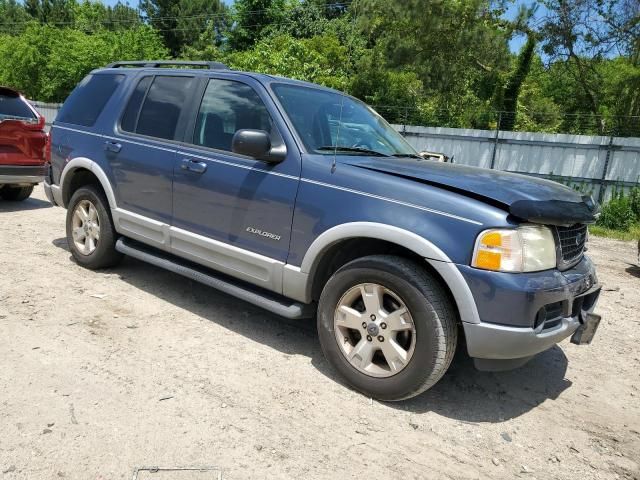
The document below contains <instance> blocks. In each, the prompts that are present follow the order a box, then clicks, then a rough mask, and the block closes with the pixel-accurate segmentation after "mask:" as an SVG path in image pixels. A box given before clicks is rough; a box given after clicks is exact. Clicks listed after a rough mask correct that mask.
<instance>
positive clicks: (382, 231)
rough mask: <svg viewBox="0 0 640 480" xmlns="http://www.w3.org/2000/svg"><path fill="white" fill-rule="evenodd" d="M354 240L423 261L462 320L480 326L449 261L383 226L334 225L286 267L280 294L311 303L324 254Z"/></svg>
mask: <svg viewBox="0 0 640 480" xmlns="http://www.w3.org/2000/svg"><path fill="white" fill-rule="evenodd" d="M357 237H364V238H375V239H378V240H385V241H388V242H391V243H395V244H397V245H401V246H403V247H405V248H408V249H409V250H411V251H413V252H415V253H417V254H418V255H420V256H421V257H423V258H424V259H425V261H427V262H428V263H429V265H431V266H432V267H433V268H434V270H436V271H437V272H438V274H439V275H440V276H441V277H442V279H443V280H444V281H445V282H446V284H447V285H448V287H449V289H450V290H451V293H452V295H453V297H454V300H455V302H456V305H457V307H458V311H459V313H460V317H461V320H462V321H463V322H467V323H480V316H479V315H478V309H477V307H476V304H475V301H474V300H473V296H472V294H471V290H470V289H469V286H468V285H467V282H465V280H464V278H463V276H462V274H461V273H460V271H459V270H458V268H457V267H456V265H455V264H454V263H453V262H451V260H450V259H449V257H447V255H445V253H444V252H443V251H442V250H440V249H439V248H438V247H437V246H436V245H434V244H433V243H431V242H430V241H429V240H427V239H425V238H423V237H421V236H419V235H417V234H415V233H413V232H410V231H408V230H404V229H401V228H398V227H394V226H391V225H386V224H383V223H375V222H351V223H345V224H341V225H337V226H335V227H333V228H330V229H329V230H327V231H325V232H324V233H322V234H321V235H320V236H319V237H318V238H316V240H315V241H314V242H313V243H312V244H311V246H310V247H309V249H308V250H307V253H305V256H304V258H303V260H302V264H301V265H300V267H295V266H293V265H286V266H285V268H284V278H283V294H284V295H285V296H287V297H290V298H294V299H296V300H299V301H303V302H307V303H308V302H310V301H311V300H312V298H311V285H312V283H313V276H314V274H315V271H316V269H317V267H318V265H319V263H320V261H321V259H322V256H323V254H324V253H326V251H327V250H328V249H329V248H330V247H331V246H332V245H334V244H336V243H337V242H340V241H342V240H347V239H349V238H357Z"/></svg>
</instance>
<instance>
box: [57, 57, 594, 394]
mask: <svg viewBox="0 0 640 480" xmlns="http://www.w3.org/2000/svg"><path fill="white" fill-rule="evenodd" d="M178 67H179V68H178ZM51 142H52V146H51V150H52V152H51V155H52V162H51V170H50V174H49V176H48V178H47V179H46V182H45V190H46V193H47V196H48V198H49V200H50V201H51V202H53V203H54V204H56V205H59V206H62V207H64V208H66V209H67V220H66V232H67V239H68V243H69V247H70V249H71V252H72V254H73V257H74V258H75V260H76V261H77V262H78V263H79V264H80V265H83V266H85V267H88V268H92V269H97V268H103V267H110V266H113V265H115V264H116V263H117V262H118V261H119V260H120V258H121V257H122V255H123V254H125V255H129V256H132V257H135V258H138V259H141V260H143V261H146V262H149V263H151V264H154V265H157V266H159V267H162V268H166V269H168V270H171V271H174V272H177V273H179V274H181V275H185V276H187V277H189V278H192V279H194V280H197V281H199V282H202V283H205V284H207V285H210V286H212V287H215V288H217V289H220V290H222V291H224V292H226V293H228V294H231V295H234V296H236V297H238V298H241V299H243V300H245V301H247V302H250V303H253V304H255V305H259V306H261V307H263V308H265V309H267V310H269V311H271V312H274V313H276V314H278V315H281V316H284V317H289V318H303V317H310V316H316V317H317V326H318V335H319V339H320V343H321V346H322V350H323V351H324V354H325V356H326V358H327V360H328V362H329V363H330V364H331V365H332V366H333V367H334V368H335V369H336V370H337V371H338V372H339V373H340V374H341V375H342V376H343V377H344V378H345V379H346V381H347V382H348V383H349V384H350V385H352V386H353V387H354V388H356V389H358V390H359V391H361V392H364V393H366V394H367V395H370V396H372V397H375V398H378V399H381V400H401V399H406V398H409V397H412V396H414V395H417V394H419V393H420V392H423V391H424V390H426V389H428V388H430V387H431V386H432V385H434V384H435V383H436V382H437V381H438V380H439V379H440V378H441V377H442V375H443V374H444V373H445V371H446V370H447V368H448V367H449V364H450V362H451V360H452V357H453V355H454V352H455V351H456V349H457V348H458V347H460V348H461V349H466V351H467V352H468V354H469V355H470V356H471V357H473V358H474V361H475V364H476V366H477V367H478V368H480V369H488V370H496V369H507V368H514V367H517V366H519V365H522V364H523V363H525V362H526V361H527V360H528V359H530V358H531V357H532V356H534V355H535V354H537V353H539V352H542V351H543V350H546V349H548V348H550V347H551V346H553V345H555V344H556V343H557V342H559V341H561V340H563V339H565V338H567V337H569V336H571V337H572V341H573V342H574V343H578V344H585V343H589V342H590V341H591V339H592V338H593V335H594V333H595V330H596V328H597V326H598V322H599V320H600V317H599V316H598V315H595V314H594V313H593V310H594V307H595V304H596V301H597V299H598V295H599V292H600V286H599V284H598V280H597V277H596V273H595V270H594V266H593V264H592V263H591V261H590V260H589V258H588V257H586V256H585V255H584V251H585V250H586V242H587V235H588V233H587V225H588V224H589V223H592V222H594V221H595V219H596V217H597V214H598V212H597V210H598V208H597V206H596V205H595V204H594V202H593V200H592V199H591V197H586V196H582V195H580V194H579V193H577V192H575V191H573V190H572V189H570V188H567V187H564V186H561V185H559V184H557V183H554V182H550V181H546V180H541V179H536V178H531V177H526V176H521V175H515V174H509V173H504V172H496V171H490V170H484V169H478V168H471V167H466V166H460V165H451V164H445V163H438V162H432V161H428V160H425V159H423V158H422V157H421V156H420V155H419V154H418V153H417V152H416V151H415V150H414V149H413V148H412V147H411V146H410V145H409V144H408V143H407V142H406V141H405V140H404V139H403V137H402V136H401V135H399V134H398V133H397V132H396V131H394V130H393V129H392V128H391V127H390V126H389V125H388V124H387V123H386V122H385V121H384V120H383V119H382V118H381V117H380V116H379V115H378V114H377V113H376V112H375V111H373V110H372V109H371V108H369V107H368V106H367V105H365V104H364V103H362V102H361V101H359V100H357V99H355V98H353V97H350V96H348V95H345V94H343V93H341V92H338V91H335V90H331V89H328V88H324V87H321V86H318V85H314V84H310V83H305V82H300V81H295V80H290V79H286V78H278V77H273V76H269V75H261V74H256V73H246V72H237V71H233V70H230V69H228V68H226V67H225V66H224V65H222V64H218V63H210V62H159V61H145V62H118V63H115V64H111V65H109V66H107V67H106V68H103V69H99V70H95V71H93V72H92V73H91V74H90V75H88V76H87V77H86V78H85V79H84V80H82V82H81V83H80V84H79V85H78V86H77V87H76V89H75V90H74V91H73V93H72V94H71V95H70V96H69V98H68V99H67V100H66V102H65V103H64V105H63V107H62V109H61V111H60V113H59V115H58V118H57V120H56V122H55V124H54V125H53V127H52V130H51Z"/></svg>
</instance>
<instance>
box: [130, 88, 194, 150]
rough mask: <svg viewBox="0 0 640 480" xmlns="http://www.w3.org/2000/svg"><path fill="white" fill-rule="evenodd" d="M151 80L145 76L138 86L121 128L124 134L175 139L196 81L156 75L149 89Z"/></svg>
mask: <svg viewBox="0 0 640 480" xmlns="http://www.w3.org/2000/svg"><path fill="white" fill-rule="evenodd" d="M150 79H151V77H145V78H143V79H142V80H140V82H139V83H138V85H137V87H136V89H135V90H134V92H133V94H132V95H131V98H130V99H129V103H128V104H127V107H126V108H125V112H124V115H123V117H122V121H121V123H120V128H121V129H122V130H123V131H125V132H131V133H137V134H139V135H146V136H149V137H157V138H164V139H167V140H173V139H174V137H175V135H176V128H177V126H178V120H179V118H180V113H181V111H182V106H183V105H185V103H186V102H187V99H188V97H189V95H190V93H191V86H192V85H193V82H194V78H193V77H171V76H156V77H155V78H154V79H153V83H152V84H151V86H150V87H148V85H149V82H150V81H151V80H150ZM147 87H148V88H147ZM145 93H146V96H145ZM143 98H144V100H143Z"/></svg>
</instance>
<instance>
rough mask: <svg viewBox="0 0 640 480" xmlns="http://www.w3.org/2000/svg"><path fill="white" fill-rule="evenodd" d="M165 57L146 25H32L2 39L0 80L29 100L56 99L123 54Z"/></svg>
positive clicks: (0, 44)
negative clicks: (117, 28) (91, 28)
mask: <svg viewBox="0 0 640 480" xmlns="http://www.w3.org/2000/svg"><path fill="white" fill-rule="evenodd" d="M167 56H168V51H167V50H166V48H165V47H164V46H163V45H162V40H161V38H160V37H159V35H158V34H157V33H156V32H155V31H154V30H153V29H152V28H151V27H148V26H140V27H137V28H131V29H128V30H126V31H122V32H113V31H109V30H105V29H103V30H101V31H99V32H95V33H92V34H87V33H84V32H81V31H79V30H76V29H72V28H56V27H52V26H48V25H39V24H33V23H32V24H30V25H28V26H27V27H26V28H25V30H24V31H23V32H22V33H21V34H19V35H15V36H10V35H4V36H2V37H0V64H1V65H3V68H2V70H0V84H2V85H11V86H13V87H15V88H17V89H19V90H21V91H23V92H24V93H25V94H26V95H27V96H28V97H29V98H33V99H36V100H42V101H52V102H60V101H63V100H64V99H65V98H66V96H67V95H68V94H69V92H71V90H72V89H73V88H74V87H75V85H76V84H77V83H78V82H79V81H80V80H81V79H82V78H83V77H84V76H85V75H86V74H87V73H89V72H90V71H91V70H93V69H95V68H98V67H103V66H104V65H106V64H108V63H110V62H113V61H115V60H121V59H123V58H124V59H131V58H167Z"/></svg>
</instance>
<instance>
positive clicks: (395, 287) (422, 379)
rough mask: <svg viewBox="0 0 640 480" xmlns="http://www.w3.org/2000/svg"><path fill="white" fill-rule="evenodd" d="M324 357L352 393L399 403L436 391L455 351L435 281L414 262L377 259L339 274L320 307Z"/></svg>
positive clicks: (447, 303) (452, 325)
mask: <svg viewBox="0 0 640 480" xmlns="http://www.w3.org/2000/svg"><path fill="white" fill-rule="evenodd" d="M318 335H319V338H320V343H321V346H322V350H323V352H324V354H325V357H326V358H327V360H328V361H329V363H331V365H332V366H333V367H334V368H335V369H336V370H337V371H338V372H339V373H340V374H342V375H343V376H344V377H345V379H346V380H347V381H348V382H349V384H351V385H352V386H353V387H354V388H356V389H357V390H359V391H361V392H363V393H365V394H367V395H369V396H371V397H374V398H377V399H379V400H388V401H395V400H404V399H407V398H411V397H413V396H416V395H418V394H420V393H422V392H424V391H425V390H427V389H429V388H430V387H431V386H433V385H434V384H435V383H436V382H437V381H438V380H439V379H440V378H441V377H442V375H444V373H445V372H446V370H447V368H448V367H449V365H450V363H451V360H452V358H453V355H454V353H455V349H456V345H457V326H456V315H455V310H454V308H453V306H452V304H451V300H450V299H449V296H448V295H447V293H446V292H445V290H444V288H443V287H442V286H441V285H440V283H439V282H438V280H437V279H435V278H434V277H433V276H432V275H430V274H429V273H428V272H427V270H426V269H424V268H423V267H421V266H420V265H418V264H417V263H416V262H413V261H411V260H408V259H405V258H402V257H395V256H390V255H374V256H369V257H363V258H360V259H357V260H354V261H352V262H350V263H348V264H347V265H345V266H343V267H342V268H340V269H339V270H338V271H337V272H336V273H335V274H334V275H333V276H332V277H331V278H330V279H329V281H328V282H327V284H326V285H325V287H324V289H323V291H322V295H321V297H320V302H319V305H318Z"/></svg>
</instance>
